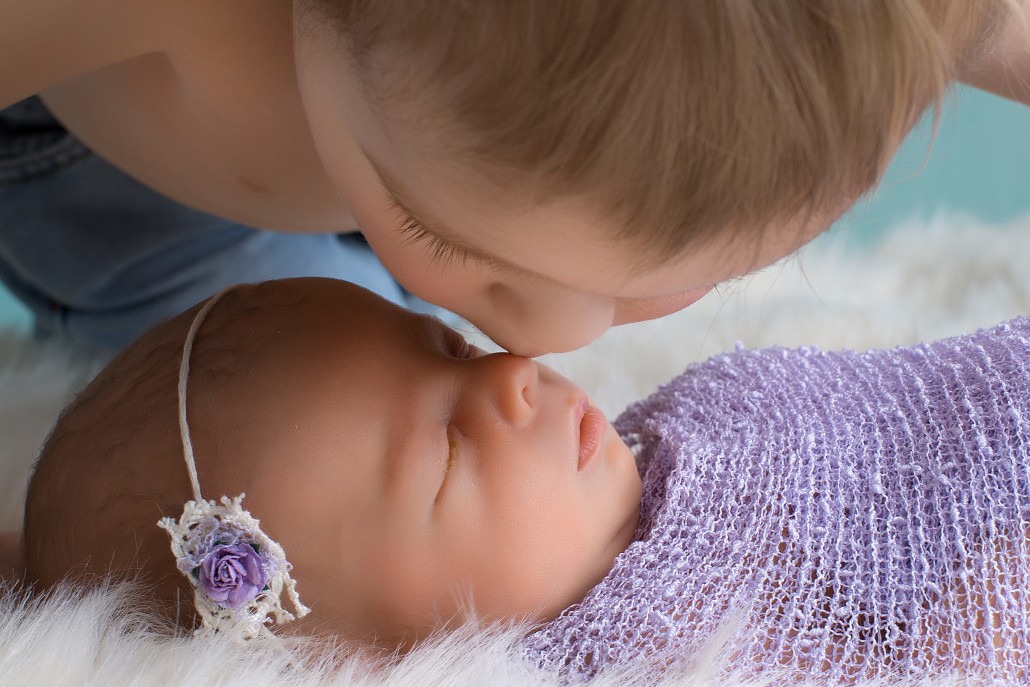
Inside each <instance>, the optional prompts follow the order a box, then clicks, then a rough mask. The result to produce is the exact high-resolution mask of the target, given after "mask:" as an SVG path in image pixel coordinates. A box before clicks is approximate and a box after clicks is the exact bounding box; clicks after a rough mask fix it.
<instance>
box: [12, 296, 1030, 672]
mask: <svg viewBox="0 0 1030 687" xmlns="http://www.w3.org/2000/svg"><path fill="white" fill-rule="evenodd" d="M195 314H196V311H195V310H194V311H190V312H188V313H186V314H184V315H183V316H182V317H180V318H177V319H175V320H172V321H170V322H168V323H166V324H164V325H161V326H159V327H157V328H156V329H154V330H152V331H151V332H150V333H148V334H147V335H146V336H144V337H143V338H142V339H141V340H140V341H139V342H137V343H136V344H135V345H133V346H132V347H130V348H129V349H128V350H127V351H125V352H124V353H123V354H122V355H121V356H119V357H118V358H117V359H116V360H115V361H113V362H112V363H111V365H110V366H109V367H108V368H106V369H105V371H104V372H103V373H102V374H101V375H100V376H99V377H98V378H97V379H96V380H95V381H94V383H93V384H91V385H90V386H89V387H88V388H87V389H86V390H85V391H84V392H83V393H82V394H81V395H80V397H79V398H78V399H77V400H76V401H75V402H74V403H73V404H72V405H71V406H70V407H69V408H68V409H67V410H66V412H65V413H64V415H63V416H62V418H61V419H60V420H59V422H58V424H57V426H56V428H55V430H54V432H53V434H52V436H51V438H50V440H49V441H48V443H47V445H46V447H45V449H44V451H43V454H42V456H41V458H40V461H39V465H38V468H37V471H36V474H35V475H34V477H33V481H32V485H31V488H30V495H29V500H28V506H27V515H26V530H25V539H26V542H25V543H26V553H27V564H28V572H29V576H30V578H36V579H38V580H39V583H40V585H41V586H43V587H46V586H48V585H51V584H53V583H55V582H56V581H58V580H60V579H61V578H63V577H65V576H67V575H68V574H69V573H71V574H72V575H75V576H77V577H81V576H83V575H85V576H100V575H105V574H107V573H108V571H109V570H113V571H115V572H116V573H119V574H122V575H137V574H142V575H143V576H144V577H145V578H146V579H147V580H148V581H149V582H150V583H151V587H152V588H153V589H154V593H155V600H156V601H157V602H158V603H160V604H161V605H162V608H163V609H164V612H166V613H167V614H169V615H170V616H173V617H177V618H179V619H180V620H184V619H191V618H192V617H193V606H192V603H191V600H192V594H193V588H194V586H196V584H195V583H196V580H197V579H198V578H199V577H202V576H203V575H204V574H205V572H204V571H203V570H200V568H201V567H202V566H201V565H197V566H196V567H192V566H193V563H190V564H189V565H186V566H183V564H182V558H180V565H179V567H178V569H177V567H176V565H175V557H174V556H173V555H172V554H171V553H170V551H169V543H168V537H167V534H166V533H165V532H164V531H161V529H159V528H158V527H157V526H156V522H157V520H158V519H159V518H169V519H176V518H179V524H181V523H182V522H183V521H185V519H186V516H187V513H186V512H184V510H183V503H184V502H187V501H188V500H189V499H192V498H195V497H196V495H197V493H198V491H199V489H198V488H197V487H196V486H194V487H191V484H190V478H189V477H188V470H187V467H186V465H185V464H184V458H183V442H184V440H185V439H188V438H189V437H190V436H191V437H192V448H191V449H189V450H187V454H188V455H195V459H196V469H197V473H198V477H199V485H202V489H203V496H204V497H205V498H207V499H216V498H217V497H218V496H221V495H229V496H236V495H238V494H240V493H242V492H246V501H245V503H244V504H243V506H245V507H246V509H248V510H249V511H250V512H251V513H253V515H254V516H256V517H258V518H260V519H261V527H262V528H263V533H262V534H264V533H267V535H268V537H269V540H270V543H271V545H272V546H278V545H279V544H281V545H282V549H283V550H284V551H285V556H286V558H288V559H289V562H290V563H292V570H288V572H289V574H290V575H292V577H288V579H286V578H283V579H286V582H285V583H284V585H285V586H279V587H276V588H275V590H273V591H276V594H278V593H279V590H287V591H288V590H289V589H290V588H291V586H292V583H293V579H295V580H296V584H297V587H296V589H297V591H299V593H300V596H301V598H303V602H304V604H306V605H307V606H309V607H311V609H312V612H311V613H310V614H309V615H308V616H306V617H304V618H302V619H300V620H299V621H298V622H296V623H293V624H291V625H288V626H286V627H287V628H297V629H298V630H299V631H310V632H332V633H338V634H342V635H344V636H346V637H349V638H352V639H356V640H359V641H363V642H369V643H375V644H376V645H379V646H387V647H391V646H392V647H398V646H399V647H402V648H406V647H410V646H411V645H412V644H413V643H415V642H417V641H418V640H419V639H421V638H423V637H425V636H427V635H428V634H429V633H430V632H432V631H434V630H436V629H439V628H442V627H448V626H451V625H454V624H456V623H459V622H462V621H463V620H464V619H465V618H466V617H468V616H469V615H470V614H471V613H473V612H474V613H475V614H476V616H477V617H479V618H482V619H486V620H509V619H515V620H521V621H527V622H530V623H534V624H536V625H537V628H536V630H535V631H533V632H532V633H531V634H530V635H529V636H528V637H527V638H526V640H525V644H524V653H525V655H526V657H527V658H528V659H529V660H531V661H533V662H535V663H537V664H538V665H541V666H543V667H545V668H548V669H550V670H553V671H556V672H558V673H561V674H562V675H564V676H566V677H568V678H569V679H573V680H575V679H580V678H586V677H589V676H591V675H594V674H596V673H597V672H600V671H603V670H605V669H607V668H609V667H611V666H616V665H620V664H623V663H625V662H629V661H639V660H646V661H650V662H654V664H655V665H656V666H659V667H660V666H664V665H667V664H669V663H670V662H673V661H679V660H690V659H691V657H693V656H694V655H695V654H696V652H697V651H698V650H700V649H702V648H704V647H705V644H706V642H707V641H709V640H710V639H711V638H712V637H714V636H716V635H717V634H718V632H719V630H720V628H721V626H722V624H723V623H725V622H726V621H727V619H729V620H734V619H736V620H737V621H738V622H737V624H736V625H731V626H730V629H731V632H730V633H729V635H728V637H729V639H728V644H727V646H726V647H725V649H724V651H723V652H722V656H723V657H724V658H725V660H726V664H727V669H732V670H734V671H737V672H738V673H743V674H749V673H751V674H757V673H764V672H766V671H769V670H776V671H781V672H783V673H784V674H786V675H787V676H788V677H789V678H790V679H801V678H805V677H808V678H815V679H820V680H827V681H830V682H838V683H849V682H854V681H856V680H859V679H865V678H871V677H879V676H893V675H908V676H914V677H917V678H919V677H927V676H930V677H933V676H941V675H943V674H947V673H951V672H958V673H961V674H967V675H970V676H973V677H977V678H981V677H982V678H985V679H993V678H998V679H1005V680H1010V681H1013V680H1014V681H1019V680H1022V679H1025V676H1026V675H1028V674H1030V673H1028V672H1027V668H1028V664H1030V651H1028V649H1030V647H1028V642H1027V637H1028V634H1030V600H1028V599H1027V598H1026V594H1027V589H1028V584H1030V576H1028V573H1030V550H1028V546H1030V545H1028V543H1027V542H1028V540H1027V538H1026V534H1027V524H1028V522H1030V512H1028V508H1030V455H1028V450H1030V449H1028V447H1030V442H1028V437H1030V422H1028V421H1030V372H1028V370H1027V362H1028V361H1030V342H1028V337H1030V321H1028V320H1025V319H1020V320H1015V321H1013V322H1011V323H1009V324H1007V325H1004V326H1001V327H998V328H996V329H995V330H992V331H988V332H980V333H978V334H975V335H971V336H967V337H960V338H956V339H951V340H947V341H942V342H938V343H935V344H929V345H924V346H918V347H913V348H909V349H897V350H894V351H871V352H868V353H863V354H857V353H851V352H828V353H820V352H817V351H814V350H804V349H803V350H780V349H767V350H760V351H738V352H735V353H731V354H727V355H724V356H720V357H718V358H714V359H712V360H710V361H708V362H705V363H701V364H698V365H695V366H692V367H691V368H689V369H688V370H687V371H686V372H685V373H684V374H683V375H681V376H680V377H677V378H676V379H674V380H673V381H672V382H671V383H670V384H669V385H667V386H666V387H664V388H663V389H662V390H660V391H659V392H657V393H656V394H654V395H653V396H652V397H651V398H649V399H646V400H644V401H642V402H640V403H638V404H636V405H634V406H632V407H631V408H630V409H629V410H627V411H626V413H624V414H623V415H622V416H621V417H620V419H619V420H617V422H616V425H615V426H616V428H617V429H618V431H619V433H620V434H621V436H622V437H623V438H624V439H625V441H626V442H628V443H629V444H630V445H631V446H632V447H633V450H634V451H635V452H636V463H635V462H634V455H633V453H631V451H630V449H629V448H627V445H626V444H625V443H623V441H621V440H620V437H619V434H616V432H615V430H613V429H612V427H611V426H610V425H608V424H607V422H605V421H604V419H603V416H602V415H601V414H600V412H599V411H598V410H597V409H596V408H594V407H593V406H592V405H591V404H590V402H589V399H587V398H586V396H585V395H584V394H583V392H581V391H580V390H578V389H577V388H576V387H575V386H574V385H572V384H571V383H570V382H568V381H567V380H564V379H563V378H561V377H559V376H558V375H556V374H555V373H553V372H551V371H550V370H548V369H547V368H546V367H543V366H541V365H539V364H537V363H535V362H533V361H530V360H527V359H523V358H517V357H513V356H509V355H507V354H494V355H483V354H482V352H480V351H478V350H475V349H470V348H469V347H468V345H467V344H466V343H465V342H464V341H463V340H462V338H461V337H460V336H458V335H457V334H455V333H454V332H452V331H451V330H449V329H447V328H446V327H444V326H443V325H441V324H440V323H439V322H437V321H435V320H432V319H429V318H425V317H422V316H417V315H413V314H411V313H408V312H406V311H403V310H400V309H398V308H396V307H394V306H392V305H389V304H388V303H386V302H385V301H382V300H381V299H379V298H378V297H376V296H373V295H371V294H369V293H367V292H364V291H362V290H360V289H357V288H356V287H352V286H350V285H347V284H345V283H342V282H334V281H327V280H314V279H312V280H290V281H283V282H271V283H267V284H263V285H259V286H249V287H237V288H236V289H234V290H232V291H230V292H229V293H227V294H226V295H225V296H224V297H223V298H222V300H221V301H220V302H217V303H215V304H214V307H213V308H211V310H210V312H209V313H207V316H206V319H205V318H203V317H201V318H198V319H197V320H196V321H197V322H198V323H199V329H198V330H197V334H196V339H195V342H194V349H193V351H192V354H189V353H187V355H186V358H187V360H188V361H189V362H190V363H191V365H192V368H191V369H190V370H189V374H188V381H189V385H188V387H187V388H188V392H186V393H185V394H184V395H183V398H184V399H185V401H186V407H187V409H188V418H189V422H188V432H183V433H180V431H179V424H178V413H177V401H176V393H175V389H176V386H177V383H178V382H177V379H178V373H179V363H180V358H181V357H182V347H183V342H184V341H185V340H188V339H189V338H190V337H189V336H188V334H187V331H188V330H189V328H190V323H191V321H194V316H195ZM187 462H188V461H187ZM639 475H643V492H642V491H641V479H640V476H639ZM641 493H643V498H642V499H641ZM226 504H227V505H228V506H232V502H230V501H229V500H228V499H227V500H226ZM187 510H188V509H187ZM180 514H182V515H180ZM164 522H165V524H166V525H168V524H169V522H170V521H169V520H165V521H164ZM262 541H264V540H262ZM215 543H218V542H215ZM259 548H260V550H262V551H267V547H266V546H265V545H262V546H261V547H259ZM233 551H236V550H235V549H233ZM240 551H242V553H240V554H239V556H241V557H242V558H241V560H243V559H244V558H246V556H247V555H251V554H250V550H248V549H241V550H240ZM233 555H236V553H233ZM232 565H236V566H237V567H235V568H232V567H231V566H230V568H229V573H227V574H229V577H230V578H232V579H235V578H234V577H233V575H235V574H236V573H235V572H233V571H238V572H239V574H240V575H241V576H243V577H245V576H246V574H247V573H248V570H249V569H248V568H247V566H246V565H244V563H235V562H234V563H232ZM288 565H289V564H284V565H283V566H281V567H282V570H287V569H288ZM282 570H280V572H282ZM182 573H185V574H182ZM260 580H261V582H262V583H264V582H265V577H264V576H260ZM243 591H248V589H243ZM249 591H254V590H253V589H251V590H249ZM219 593H220V594H221V596H219V597H218V599H219V600H216V602H215V603H214V607H215V609H216V610H217V609H218V608H220V607H221V606H220V604H221V605H224V606H232V605H233V604H235V600H234V598H233V597H232V595H233V594H236V593H242V592H239V590H229V591H224V590H223V591H222V592H219ZM208 598H209V600H210V598H211V597H210V594H209V595H208ZM178 599H181V600H182V601H181V603H180V602H179V601H177V600H178ZM293 601H294V603H293V609H294V610H295V611H302V610H303V609H302V608H300V604H299V601H297V600H296V599H294V600H293ZM298 614H299V613H298ZM201 615H202V616H204V613H203V612H201ZM287 615H288V614H287ZM205 618H206V616H205ZM283 618H284V616H280V615H274V619H283ZM285 619H287V620H288V619H289V618H288V617H285Z"/></svg>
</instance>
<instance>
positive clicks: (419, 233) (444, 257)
mask: <svg viewBox="0 0 1030 687" xmlns="http://www.w3.org/2000/svg"><path fill="white" fill-rule="evenodd" d="M398 209H399V208H398ZM401 232H402V233H403V234H405V236H406V237H407V242H408V243H409V244H416V243H424V244H425V246H426V249H427V250H428V251H429V252H430V253H431V254H432V257H431V260H432V262H434V263H438V264H441V265H448V264H450V263H452V262H459V263H460V264H461V265H462V266H464V265H465V263H467V262H468V261H469V260H475V261H477V262H480V260H479V257H478V256H476V255H473V254H472V253H469V252H467V251H465V250H462V249H461V248H459V247H458V246H455V245H454V244H452V243H448V242H447V241H444V240H443V239H441V238H440V237H439V236H437V235H436V234H432V233H430V232H429V231H427V230H426V228H425V227H423V226H422V223H421V222H419V221H418V220H417V219H415V218H414V217H412V216H411V215H409V214H408V213H406V212H405V213H404V215H403V216H402V217H401Z"/></svg>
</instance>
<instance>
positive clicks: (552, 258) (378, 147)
mask: <svg viewBox="0 0 1030 687" xmlns="http://www.w3.org/2000/svg"><path fill="white" fill-rule="evenodd" d="M298 5H299V3H298ZM295 26H296V41H295V42H296V55H297V64H298V78H299V84H300V87H301V95H302V97H303V101H304V108H305V111H306V114H307V119H308V123H309V126H310V127H311V131H312V134H313V135H314V139H315V144H316V146H317V148H318V151H319V154H320V155H321V157H322V161H323V163H324V165H325V168H326V171H327V173H328V174H329V176H330V178H331V179H332V181H333V182H334V184H335V186H336V188H337V190H338V191H339V193H340V195H341V196H342V197H343V199H344V200H345V201H346V203H347V205H348V207H349V208H350V211H351V212H352V213H353V215H354V217H355V219H356V221H357V224H358V226H360V227H361V230H362V232H363V233H364V235H365V236H366V237H367V239H368V242H369V244H370V245H371V246H372V248H373V249H374V250H375V252H376V254H377V255H378V256H379V258H380V260H382V262H383V264H384V265H385V266H386V267H387V268H388V269H389V270H390V272H391V273H392V274H393V275H394V276H395V277H396V278H397V280H398V281H400V282H401V284H403V285H404V286H405V287H406V288H407V289H408V290H409V291H411V292H412V293H415V294H417V295H418V296H420V297H422V298H424V299H425V300H427V301H429V302H431V303H436V304H437V305H440V306H443V307H445V308H447V309H449V310H451V311H453V312H457V313H459V314H461V315H462V316H464V317H465V318H466V319H468V320H469V321H471V322H473V323H474V324H475V325H476V326H477V327H479V328H480V329H481V330H482V331H483V332H485V333H486V334H487V335H488V336H489V337H490V338H492V339H493V340H494V341H496V342H497V343H498V344H499V345H501V346H502V347H504V348H506V349H507V350H509V351H511V352H513V353H518V354H521V355H528V356H535V355H540V354H542V353H546V352H562V351H569V350H573V349H576V348H580V347H582V346H584V345H586V344H587V343H589V342H590V341H593V340H594V339H596V338H597V337H598V336H600V335H601V334H603V333H604V332H605V331H606V330H607V329H608V328H609V327H612V326H614V325H618V324H625V323H628V322H637V321H640V320H647V319H653V318H657V317H661V316H663V315H667V314H670V313H673V312H676V311H678V310H681V309H683V308H685V307H687V306H688V305H690V304H691V303H693V302H695V301H696V300H697V299H699V298H700V297H702V296H703V295H704V294H706V293H707V292H708V291H709V290H711V289H712V288H713V287H714V286H715V285H717V284H719V283H720V282H723V281H725V280H727V279H729V278H732V277H738V276H741V275H742V274H745V273H747V272H750V271H752V270H754V269H756V268H758V267H762V266H765V265H768V264H771V263H772V262H774V261H776V260H778V259H779V258H781V257H783V256H785V255H788V254H790V253H792V252H794V251H795V250H797V249H798V248H799V247H800V246H801V245H802V244H804V243H805V242H806V241H808V240H809V239H811V238H812V237H814V236H815V235H816V234H817V233H818V232H819V231H820V230H821V229H823V228H825V227H826V226H828V225H829V223H830V221H831V220H832V219H833V218H834V217H836V216H837V215H838V214H839V213H840V209H843V207H842V208H840V209H836V210H834V211H833V212H831V213H828V214H826V215H825V216H823V215H820V216H819V217H815V218H813V219H812V221H811V222H808V223H805V224H804V225H803V224H802V223H800V222H785V223H783V225H782V227H780V228H779V229H777V231H775V232H769V233H768V235H766V236H764V237H763V239H762V240H761V241H751V242H745V243H744V244H743V245H736V244H734V245H728V243H727V244H726V245H724V242H713V243H711V244H706V245H705V246H702V247H698V248H696V249H693V250H691V251H690V252H689V253H687V254H684V255H683V256H681V257H679V258H676V259H673V260H670V261H668V262H667V263H663V264H661V265H656V266H651V267H650V268H649V269H640V262H641V260H640V255H639V254H637V253H636V252H635V251H633V250H628V249H627V246H626V245H625V242H623V243H619V242H616V241H615V240H614V239H612V238H611V237H612V236H614V235H616V234H617V229H618V228H619V227H617V226H616V225H615V223H614V222H613V220H612V219H611V218H608V217H604V216H601V215H600V213H598V211H597V210H596V203H594V202H592V201H591V199H586V198H566V199H561V200H559V201H555V202H553V203H550V204H548V205H544V206H539V205H537V204H534V203H533V202H532V200H531V198H530V196H531V194H526V193H519V191H525V190H526V189H501V188H498V187H497V186H496V185H495V184H492V183H490V182H488V181H486V180H485V178H484V175H482V174H481V173H477V172H476V170H474V169H472V168H470V166H467V165H465V166H463V165H462V164H461V163H460V162H459V161H455V160H453V159H449V157H448V154H447V152H446V151H447V150H448V149H446V148H443V147H442V146H434V141H435V140H436V139H435V138H434V136H433V135H432V134H433V133H434V131H435V130H434V129H432V128H431V125H429V124H427V123H426V122H425V121H424V119H419V118H418V117H417V112H418V110H419V108H420V104H419V102H418V97H417V96H415V97H413V98H411V101H412V102H410V103H406V107H404V108H398V109H399V110H401V111H399V112H395V113H394V114H395V116H394V117H393V118H392V119H393V121H391V122H390V123H389V125H387V124H386V123H384V122H382V121H381V120H380V118H379V116H378V115H377V114H376V112H375V111H374V110H375V108H374V107H373V106H372V105H371V104H370V98H369V94H368V93H367V91H366V89H365V88H364V86H363V85H362V83H361V82H360V80H359V78H358V77H357V75H356V74H355V73H354V69H353V67H352V66H351V64H350V62H349V60H348V59H347V56H346V53H345V50H344V48H343V47H342V45H341V40H340V38H339V36H338V35H336V34H335V32H332V31H327V30H325V27H320V26H318V25H317V24H316V23H315V18H314V17H313V16H308V14H306V13H304V12H300V13H297V15H296V16H295ZM404 68H405V67H404V66H399V67H398V69H402V70H403V69H404ZM441 151H443V152H441ZM450 157H454V154H453V153H451V155H450ZM847 204H850V202H848V203H847Z"/></svg>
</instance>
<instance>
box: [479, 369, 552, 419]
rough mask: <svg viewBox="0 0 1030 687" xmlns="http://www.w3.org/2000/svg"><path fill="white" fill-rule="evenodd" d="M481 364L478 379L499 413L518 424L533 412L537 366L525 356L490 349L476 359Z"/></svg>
mask: <svg viewBox="0 0 1030 687" xmlns="http://www.w3.org/2000/svg"><path fill="white" fill-rule="evenodd" d="M476 362H477V363H478V364H479V365H480V366H481V367H480V372H481V377H480V379H481V382H482V384H483V387H484V389H486V390H487V391H488V393H489V394H490V396H491V397H492V398H491V399H490V400H492V401H493V404H494V405H495V407H496V408H497V410H498V412H499V413H500V414H501V416H502V417H503V418H504V419H505V420H506V421H507V422H509V423H511V424H513V425H522V424H524V423H526V422H528V421H529V419H530V418H531V417H532V416H533V408H534V405H535V403H536V395H537V383H538V379H539V369H538V367H537V364H536V363H534V362H533V361H532V360H530V359H529V358H523V357H521V356H517V355H510V354H508V353H494V354H492V355H488V356H484V357H482V358H480V359H479V360H477V361H476Z"/></svg>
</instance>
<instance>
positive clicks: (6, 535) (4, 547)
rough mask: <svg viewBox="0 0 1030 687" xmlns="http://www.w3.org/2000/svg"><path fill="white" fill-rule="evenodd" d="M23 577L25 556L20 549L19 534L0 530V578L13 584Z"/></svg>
mask: <svg viewBox="0 0 1030 687" xmlns="http://www.w3.org/2000/svg"><path fill="white" fill-rule="evenodd" d="M24 577H25V556H24V554H23V553H22V550H21V535H20V534H19V533H17V532H0V580H2V581H3V582H7V583H9V584H13V583H15V582H20V581H22V580H23V579H24Z"/></svg>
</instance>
